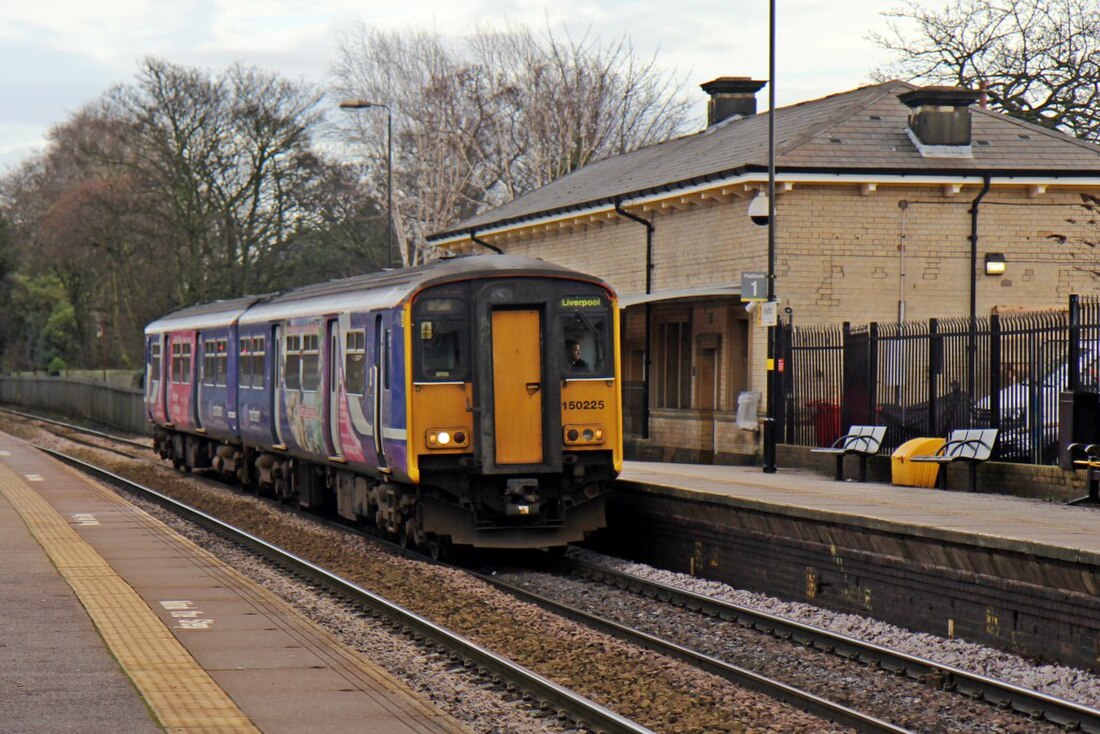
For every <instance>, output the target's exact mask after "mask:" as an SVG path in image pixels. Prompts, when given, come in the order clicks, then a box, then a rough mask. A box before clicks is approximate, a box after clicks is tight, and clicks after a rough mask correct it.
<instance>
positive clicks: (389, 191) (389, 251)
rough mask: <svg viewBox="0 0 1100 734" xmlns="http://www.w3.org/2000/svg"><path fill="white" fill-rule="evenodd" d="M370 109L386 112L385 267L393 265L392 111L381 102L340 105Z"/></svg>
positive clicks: (349, 107) (358, 101) (350, 100)
mask: <svg viewBox="0 0 1100 734" xmlns="http://www.w3.org/2000/svg"><path fill="white" fill-rule="evenodd" d="M372 107H377V108H381V109H383V110H385V111H386V202H387V203H386V266H387V267H389V266H391V265H393V111H392V110H391V109H390V107H389V105H387V104H384V103H382V102H370V101H368V100H365V99H348V100H344V101H343V102H341V103H340V109H342V110H366V109H370V108H372Z"/></svg>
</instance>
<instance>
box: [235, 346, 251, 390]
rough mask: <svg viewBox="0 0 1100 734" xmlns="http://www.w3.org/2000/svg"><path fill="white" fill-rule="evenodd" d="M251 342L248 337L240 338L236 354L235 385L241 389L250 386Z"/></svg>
mask: <svg viewBox="0 0 1100 734" xmlns="http://www.w3.org/2000/svg"><path fill="white" fill-rule="evenodd" d="M251 349H252V340H251V339H249V338H248V337H241V339H240V344H239V348H238V349H237V354H238V355H239V357H238V359H237V385H238V386H239V387H242V388H248V387H249V386H251V385H252V375H251V371H252V357H251V354H250V352H251Z"/></svg>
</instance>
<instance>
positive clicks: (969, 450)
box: [912, 428, 997, 492]
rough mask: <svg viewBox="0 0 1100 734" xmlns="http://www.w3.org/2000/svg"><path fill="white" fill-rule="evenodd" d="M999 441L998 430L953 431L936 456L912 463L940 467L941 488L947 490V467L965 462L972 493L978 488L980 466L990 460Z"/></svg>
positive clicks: (918, 458) (969, 429)
mask: <svg viewBox="0 0 1100 734" xmlns="http://www.w3.org/2000/svg"><path fill="white" fill-rule="evenodd" d="M996 440H997V429H996V428H964V429H960V430H958V431H952V432H951V435H949V436H948V437H947V442H946V443H944V445H943V446H942V447H941V448H940V450H939V451H937V452H936V453H934V454H931V455H929V456H914V457H913V458H912V461H929V462H934V463H936V464H939V465H940V467H941V468H940V476H939V482H938V484H939V487H940V489H947V467H948V466H950V465H951V464H953V463H954V462H956V461H965V462H966V463H967V464H968V465H969V467H970V491H971V492H973V491H975V490H976V489H977V488H978V464H981V463H982V462H983V461H986V460H988V459H989V457H990V455H991V454H992V453H993V444H994V443H995V442H996Z"/></svg>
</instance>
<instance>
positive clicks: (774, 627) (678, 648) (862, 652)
mask: <svg viewBox="0 0 1100 734" xmlns="http://www.w3.org/2000/svg"><path fill="white" fill-rule="evenodd" d="M17 415H20V416H21V417H23V418H30V419H34V420H43V421H44V422H46V423H49V424H51V425H53V426H56V427H58V428H63V429H66V430H69V431H77V432H83V433H89V434H91V435H93V436H95V437H97V438H99V439H108V440H111V441H120V442H122V443H124V444H127V445H131V446H141V447H142V448H144V449H148V446H146V445H143V444H139V443H137V442H133V441H131V440H129V439H124V438H120V437H114V436H110V435H109V434H104V433H100V432H97V431H91V430H89V429H85V428H83V427H80V426H72V425H70V424H65V423H62V422H60V421H53V420H48V419H41V418H38V417H37V416H29V415H27V414H17ZM66 438H68V439H69V440H72V437H66ZM96 448H99V449H103V448H104V447H102V446H96ZM107 450H111V449H109V448H108V449H107ZM117 480H118V481H127V480H124V479H122V478H117ZM112 481H114V480H112ZM260 542H262V541H260ZM391 547H392V548H394V549H395V552H399V551H400V549H399V548H398V547H397V546H396V545H395V544H393V545H392V546H391ZM564 562H565V563H567V564H568V565H569V572H570V573H573V574H577V575H580V576H583V577H585V578H588V579H591V580H595V581H598V582H600V583H604V584H610V585H613V586H616V587H619V588H621V589H625V590H628V591H630V592H631V593H634V594H640V595H643V596H645V597H648V598H651V599H658V600H662V601H663V602H667V603H669V604H672V605H674V606H676V607H679V608H682V609H687V610H692V611H694V612H697V613H699V614H703V615H707V616H709V617H712V618H716V619H722V620H733V621H736V622H737V623H738V624H739V625H741V626H743V627H746V628H751V629H754V630H758V631H761V632H764V633H767V634H769V635H771V636H773V637H777V638H784V639H788V640H791V641H794V642H795V643H796V644H798V645H801V646H803V647H805V648H813V649H815V650H818V651H825V652H828V653H832V654H835V655H837V656H839V657H841V658H844V659H847V660H853V661H858V662H860V663H862V664H864V665H867V666H872V667H873V668H874V669H875V670H882V671H886V672H890V673H894V674H896V675H898V676H904V677H907V678H909V679H911V680H913V681H915V682H918V683H920V684H921V685H924V686H934V687H937V688H942V689H945V690H951V691H955V692H956V693H958V694H960V695H962V696H965V697H967V698H969V699H972V700H984V701H986V702H988V703H990V704H992V706H993V707H995V708H997V709H998V710H1005V709H1012V710H1014V711H1016V712H1019V713H1022V714H1024V715H1026V716H1027V717H1030V719H1031V720H1034V721H1036V722H1040V721H1044V722H1049V723H1051V724H1054V725H1056V726H1059V727H1062V728H1064V729H1066V730H1081V731H1086V732H1097V733H1100V711H1097V710H1096V709H1091V708H1088V707H1085V706H1081V705H1079V704H1075V703H1073V702H1070V701H1065V700H1062V699H1058V698H1056V697H1053V696H1048V695H1045V694H1042V693H1038V692H1035V691H1031V690H1028V689H1025V688H1021V687H1019V686H1014V685H1012V684H1009V683H1005V682H1003V681H998V680H995V679H992V678H989V677H985V676H981V675H977V674H974V673H970V672H968V671H965V670H961V669H958V668H955V667H952V666H947V665H942V664H938V663H935V662H932V661H929V660H926V659H922V658H919V657H916V656H912V655H907V654H905V653H901V652H897V651H893V650H889V649H887V648H885V647H882V646H879V645H874V644H870V643H866V642H863V641H860V640H857V639H854V638H851V637H846V636H843V635H838V634H835V633H832V632H828V631H825V630H821V629H818V628H814V627H809V626H807V625H803V624H800V623H797V622H793V621H791V620H787V619H783V618H780V617H776V616H773V615H768V614H766V613H762V612H759V611H756V610H753V609H749V608H746V607H741V606H735V605H732V604H729V603H727V602H723V601H720V600H715V599H711V598H709V597H706V596H702V595H699V594H695V593H693V592H690V591H685V590H682V589H678V588H676V587H672V586H668V585H664V584H658V583H655V582H653V581H650V580H646V579H642V578H639V577H637V576H633V575H630V574H625V573H622V572H619V571H615V570H613V569H609V568H606V567H604V566H597V565H595V564H592V563H589V562H587V561H583V560H580V559H577V558H569V559H567V560H564ZM301 573H303V574H306V573H307V572H306V571H302V572H301ZM309 573H312V571H310V572H309ZM479 576H480V578H481V579H482V580H483V581H485V582H487V583H489V584H492V585H493V586H495V587H497V588H499V589H501V590H503V591H506V592H507V593H509V594H511V595H513V596H515V597H517V598H520V599H522V600H524V601H527V602H530V603H535V604H537V605H539V606H541V607H543V608H544V609H547V610H548V611H551V612H552V613H553V614H556V615H560V616H562V617H565V618H568V619H571V620H573V621H576V622H579V623H582V624H585V625H587V626H589V627H591V628H593V629H596V630H598V631H600V632H602V633H605V634H610V635H612V636H614V637H617V638H619V639H621V640H624V641H627V642H629V643H631V644H634V645H638V646H640V647H644V648H647V649H650V650H654V651H656V652H659V653H660V654H662V655H665V656H668V657H671V658H675V659H677V660H680V661H683V662H686V663H688V664H690V665H693V666H695V667H697V668H699V669H700V670H704V671H706V672H708V673H711V674H713V675H717V676H719V677H722V678H724V679H726V680H729V681H731V682H734V683H735V684H737V685H739V686H743V687H746V688H748V689H751V690H755V691H759V692H762V693H765V694H766V695H768V696H771V697H773V698H775V699H776V700H779V701H783V702H785V703H787V704H789V705H791V706H794V707H797V708H799V709H801V710H803V711H807V712H809V713H812V714H813V715H816V716H820V717H822V718H825V719H828V720H830V721H833V722H836V723H837V724H839V725H842V726H847V727H851V728H853V729H855V730H857V731H890V732H897V731H906V729H904V728H901V727H899V726H896V725H894V724H891V723H889V722H886V721H883V720H881V719H879V718H876V717H875V716H871V715H868V714H866V713H862V712H860V711H857V710H854V709H852V708H850V707H848V706H844V705H842V704H838V703H836V702H834V701H829V700H827V699H825V698H823V697H821V696H816V695H814V694H812V693H808V692H806V691H803V690H800V689H798V688H797V687H794V686H791V685H788V684H785V683H783V682H781V681H779V680H776V679H773V678H769V677H768V676H765V675H761V674H760V673H758V672H753V671H751V670H748V669H745V668H741V667H738V666H736V665H732V664H730V663H728V662H725V661H723V660H721V659H718V658H716V657H713V656H709V655H706V654H702V653H699V652H697V651H694V650H691V649H688V648H686V647H684V646H682V645H678V644H676V643H675V642H670V641H669V640H663V639H660V638H659V637H658V636H656V635H653V634H650V633H647V632H644V631H642V630H638V629H632V628H630V627H628V626H627V625H624V624H621V623H618V622H615V621H612V620H610V619H606V618H602V617H600V616H598V615H594V614H590V613H588V612H585V611H583V610H581V609H579V608H576V607H575V606H571V605H568V604H563V603H561V602H557V601H554V600H552V599H549V598H547V597H545V596H543V595H540V594H538V593H535V592H532V591H531V590H530V589H527V588H520V587H518V586H516V585H514V584H509V583H507V582H504V581H502V580H501V579H500V578H497V577H495V576H493V575H492V574H480V575H479ZM318 583H322V582H321V581H318ZM353 586H354V585H353ZM341 593H343V592H342V591H341ZM368 593H369V592H368ZM377 613H379V614H383V615H384V616H385V615H386V613H384V612H377ZM395 623H400V622H396V620H395ZM428 624H431V623H428ZM410 628H411V629H412V627H410ZM415 634H417V635H420V636H423V637H426V638H427V639H432V640H433V641H435V638H434V637H433V636H432V635H433V634H435V633H434V632H431V631H430V630H427V631H420V630H416V632H415ZM437 644H440V645H441V646H442V644H443V643H442V642H439V643H437ZM467 659H473V658H472V657H469V656H467ZM477 665H478V666H479V667H483V668H485V669H486V670H490V671H494V672H493V675H494V676H497V677H500V678H501V679H502V680H505V679H506V675H507V673H506V672H501V673H499V674H498V673H497V672H495V668H494V667H493V665H494V664H492V663H481V662H478V663H477ZM517 685H518V684H517ZM540 697H541V696H540ZM544 700H547V703H548V705H551V706H555V707H557V708H559V709H560V710H562V711H569V709H568V708H567V707H566V704H564V703H560V704H559V703H555V702H553V700H552V698H549V697H544ZM569 715H570V716H574V714H573V713H570V714H569ZM576 718H578V719H580V720H587V719H583V717H582V716H581V715H580V714H577V715H576ZM610 730H615V729H609V731H610Z"/></svg>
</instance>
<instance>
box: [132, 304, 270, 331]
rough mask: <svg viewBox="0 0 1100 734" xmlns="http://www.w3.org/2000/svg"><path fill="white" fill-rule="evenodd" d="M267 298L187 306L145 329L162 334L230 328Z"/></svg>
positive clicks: (162, 317)
mask: <svg viewBox="0 0 1100 734" xmlns="http://www.w3.org/2000/svg"><path fill="white" fill-rule="evenodd" d="M267 297H269V296H245V297H243V298H231V299H227V300H224V301H212V302H210V303H200V304H197V305H195V306H187V307H186V308H181V309H180V310H178V311H173V312H172V313H170V314H167V315H165V316H161V317H160V318H159V319H157V320H156V321H153V322H152V323H150V324H149V325H148V326H146V327H145V333H146V334H160V333H162V332H165V331H182V330H187V329H198V328H204V329H209V328H217V327H222V326H229V325H230V324H232V323H233V322H234V321H236V320H237V319H239V318H240V317H241V314H243V313H244V312H245V311H247V310H248V308H249V306H252V305H253V304H255V303H257V302H259V301H261V300H263V299H264V298H267Z"/></svg>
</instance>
